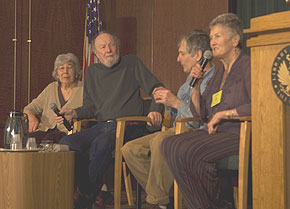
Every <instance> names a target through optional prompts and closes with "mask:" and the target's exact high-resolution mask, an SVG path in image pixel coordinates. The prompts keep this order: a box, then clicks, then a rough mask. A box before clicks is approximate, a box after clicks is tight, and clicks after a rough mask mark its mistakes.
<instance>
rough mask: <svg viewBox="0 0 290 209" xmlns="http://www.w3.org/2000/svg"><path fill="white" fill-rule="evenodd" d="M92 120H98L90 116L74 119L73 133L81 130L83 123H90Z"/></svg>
mask: <svg viewBox="0 0 290 209" xmlns="http://www.w3.org/2000/svg"><path fill="white" fill-rule="evenodd" d="M91 121H96V119H94V118H88V119H73V130H72V133H76V132H79V131H81V128H82V124H84V123H88V122H91Z"/></svg>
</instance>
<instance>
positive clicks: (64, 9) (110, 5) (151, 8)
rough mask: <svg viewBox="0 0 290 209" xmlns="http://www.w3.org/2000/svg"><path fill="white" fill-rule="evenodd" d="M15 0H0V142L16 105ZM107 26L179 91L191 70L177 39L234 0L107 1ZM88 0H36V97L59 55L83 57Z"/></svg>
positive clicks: (21, 15) (23, 51)
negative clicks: (181, 57) (185, 66)
mask: <svg viewBox="0 0 290 209" xmlns="http://www.w3.org/2000/svg"><path fill="white" fill-rule="evenodd" d="M14 2H15V0H10V1H7V0H0V5H1V6H0V31H1V39H0V47H1V50H0V57H1V67H0V73H1V76H2V82H0V92H1V95H0V107H1V108H0V146H1V138H2V136H3V128H4V124H5V121H6V119H7V113H8V112H9V111H11V110H12V109H13V52H14V50H13V42H12V38H13V37H14V25H15V24H14V7H15V4H14ZM16 2H17V5H16V8H17V18H16V22H17V24H16V26H17V39H18V41H17V59H16V61H17V86H16V93H17V97H16V98H17V100H16V109H17V110H22V109H23V107H24V106H25V105H26V104H27V95H28V94H27V72H28V67H27V65H28V44H27V40H28V2H29V1H26V0H16ZM101 2H102V17H103V20H104V27H103V28H104V29H106V30H108V31H112V32H115V33H116V34H117V35H118V36H119V37H120V39H121V45H122V47H121V53H122V54H128V53H133V54H137V55H138V56H139V57H140V58H141V59H142V60H143V62H144V63H145V64H146V65H147V66H148V68H149V69H150V70H151V71H152V72H153V73H154V74H155V75H156V76H157V77H158V78H159V79H160V81H161V82H163V83H164V84H165V86H166V87H167V88H169V89H172V90H173V92H177V90H178V88H179V86H180V85H181V84H182V83H183V82H184V80H185V78H186V75H185V74H184V73H183V71H182V68H181V66H180V65H179V64H178V63H177V62H176V58H177V39H178V37H179V36H180V35H181V34H184V33H187V32H189V31H191V30H193V29H203V30H205V31H208V23H209V22H210V20H212V19H213V18H214V17H215V16H217V15H218V14H221V13H224V12H228V11H229V5H230V3H229V2H231V0H218V1H217V0H202V1H201V0H178V1H177V0H102V1H101ZM86 3H87V1H86V0H82V1H81V0H58V1H47V0H32V31H31V33H32V43H31V99H33V98H35V97H36V96H37V95H38V94H39V93H40V92H41V91H42V90H43V88H44V87H45V86H46V85H47V84H48V83H50V82H51V81H53V78H52V76H51V72H52V70H53V63H54V60H55V58H56V56H57V55H58V54H60V53H67V52H72V53H74V54H76V55H77V57H78V58H79V60H80V62H82V48H83V37H84V23H85V10H86V8H85V7H86Z"/></svg>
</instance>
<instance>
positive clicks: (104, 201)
mask: <svg viewBox="0 0 290 209" xmlns="http://www.w3.org/2000/svg"><path fill="white" fill-rule="evenodd" d="M113 200H114V198H113V195H112V194H111V193H110V192H107V191H100V193H99V195H98V196H97V197H96V201H95V202H94V203H93V208H94V209H104V208H106V206H107V205H108V204H111V203H113Z"/></svg>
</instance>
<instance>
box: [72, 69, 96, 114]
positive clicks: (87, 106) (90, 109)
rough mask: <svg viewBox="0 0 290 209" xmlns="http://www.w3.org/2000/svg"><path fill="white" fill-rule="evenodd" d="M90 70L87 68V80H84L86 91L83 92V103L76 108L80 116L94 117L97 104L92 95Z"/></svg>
mask: <svg viewBox="0 0 290 209" xmlns="http://www.w3.org/2000/svg"><path fill="white" fill-rule="evenodd" d="M90 77H91V75H90V70H89V69H87V72H86V76H85V82H84V93H83V105H82V106H81V107H78V108H76V109H75V111H76V113H77V115H78V118H93V117H94V116H95V115H94V113H95V106H94V103H93V101H92V99H91V96H90V91H89V90H90V87H91V86H90V82H91V81H90Z"/></svg>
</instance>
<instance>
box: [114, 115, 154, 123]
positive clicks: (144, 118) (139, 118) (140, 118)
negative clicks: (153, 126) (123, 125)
mask: <svg viewBox="0 0 290 209" xmlns="http://www.w3.org/2000/svg"><path fill="white" fill-rule="evenodd" d="M116 121H117V122H118V121H121V122H128V121H141V122H151V118H149V117H147V116H129V117H120V118H117V119H116Z"/></svg>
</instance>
